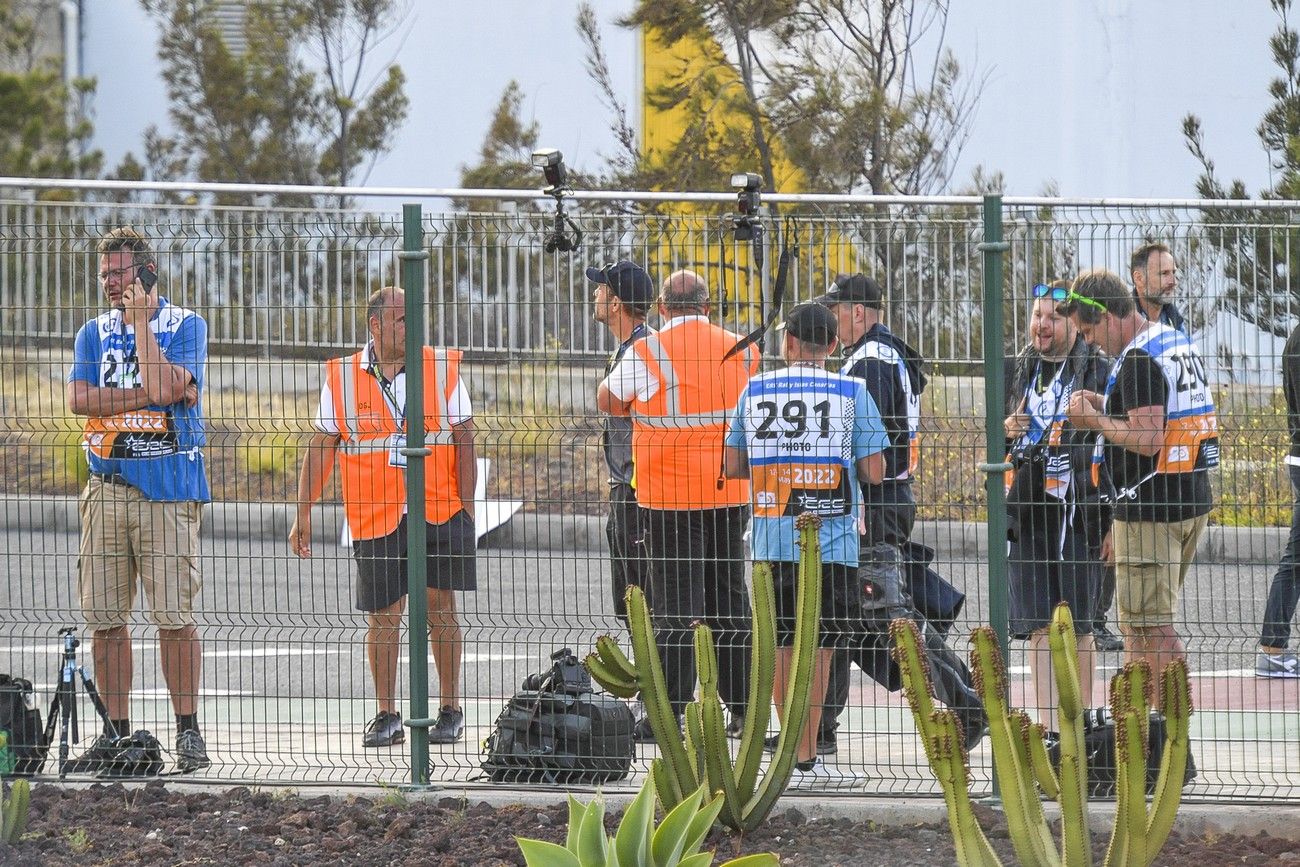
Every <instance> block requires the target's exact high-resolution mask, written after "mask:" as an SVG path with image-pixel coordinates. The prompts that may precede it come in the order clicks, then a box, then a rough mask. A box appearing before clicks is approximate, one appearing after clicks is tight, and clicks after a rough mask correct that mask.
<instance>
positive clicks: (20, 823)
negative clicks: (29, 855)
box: [0, 780, 32, 846]
mask: <svg viewBox="0 0 1300 867" xmlns="http://www.w3.org/2000/svg"><path fill="white" fill-rule="evenodd" d="M31 797H32V789H31V786H30V785H29V784H28V782H27V781H26V780H15V781H14V782H13V783H11V784H10V785H9V797H8V798H6V799H5V802H4V806H3V808H2V809H0V813H2V814H3V818H2V819H0V839H3V840H4V841H5V842H6V843H8V844H9V845H11V846H14V845H17V843H18V838H20V837H22V835H23V830H24V829H25V828H26V827H27V812H28V810H29V809H30V807H31Z"/></svg>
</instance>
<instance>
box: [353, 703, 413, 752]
mask: <svg viewBox="0 0 1300 867" xmlns="http://www.w3.org/2000/svg"><path fill="white" fill-rule="evenodd" d="M404 743H406V729H404V728H402V715H401V714H400V713H393V712H392V711H387V710H381V711H380V712H379V714H378V715H377V716H376V717H375V718H374V719H372V720H371V721H370V725H368V726H366V733H365V736H364V737H363V738H361V746H363V747H391V746H393V745H395V744H404Z"/></svg>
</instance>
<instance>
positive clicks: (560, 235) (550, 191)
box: [533, 148, 582, 253]
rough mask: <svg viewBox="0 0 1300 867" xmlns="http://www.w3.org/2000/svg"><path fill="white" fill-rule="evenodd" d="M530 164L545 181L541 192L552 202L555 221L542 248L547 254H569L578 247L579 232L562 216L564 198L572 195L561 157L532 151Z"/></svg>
mask: <svg viewBox="0 0 1300 867" xmlns="http://www.w3.org/2000/svg"><path fill="white" fill-rule="evenodd" d="M533 165H534V166H536V167H537V168H539V169H541V170H542V176H543V177H544V178H546V184H547V186H546V187H545V188H544V189H543V190H542V192H543V193H545V194H546V195H548V196H550V197H551V198H553V199H555V221H554V222H553V223H552V224H551V231H550V232H548V233H547V234H546V237H545V238H543V239H542V249H543V250H545V251H546V252H548V253H555V252H560V253H572V252H573V251H574V250H576V249H578V247H580V246H581V245H582V230H581V229H579V228H578V225H577V224H576V223H574V222H573V220H571V219H569V218H568V216H566V215H565V213H564V197H565V196H568V195H572V194H573V190H571V189H569V172H568V169H566V168H565V166H564V155H563V154H562V153H560V152H559V150H557V149H556V148H540V149H538V150H535V151H533ZM570 232H572V233H573V234H572V235H570V234H569V233H570Z"/></svg>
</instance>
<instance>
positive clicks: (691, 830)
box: [515, 768, 780, 867]
mask: <svg viewBox="0 0 1300 867" xmlns="http://www.w3.org/2000/svg"><path fill="white" fill-rule="evenodd" d="M654 791H655V784H654V769H653V768H652V769H651V771H650V773H649V774H648V775H647V778H646V781H645V783H643V784H642V786H641V791H640V792H638V793H637V796H636V797H635V798H633V799H632V803H631V804H629V805H628V808H627V810H626V811H625V812H624V813H623V819H622V821H620V822H619V824H618V830H617V831H616V832H615V833H614V836H613V837H610V836H609V835H608V834H606V833H605V803H604V801H603V800H602V799H601V797H600V796H599V795H597V796H596V797H595V798H593V799H592V801H591V803H589V804H582V803H580V802H579V801H578V800H577V799H576V798H574V797H573V796H572V795H570V796H569V830H568V834H567V836H566V837H565V841H564V845H563V846H560V845H558V844H556V843H549V842H547V841H545V840H531V839H528V838H526V837H516V838H515V840H516V842H518V843H519V848H520V850H521V851H522V852H523V853H524V862H525V863H526V864H527V865H528V867H709V865H710V864H712V863H713V857H714V856H713V853H712V852H701V851H700V846H701V845H702V844H703V843H704V838H705V837H706V836H708V833H709V829H710V828H712V827H713V823H714V821H715V820H716V819H717V818H718V813H719V812H721V810H722V796H721V795H720V794H719V795H715V796H713V797H712V798H709V799H708V800H705V798H706V790H705V788H704V786H700V787H699V788H698V789H696V790H695V791H694V792H692V793H691V794H690V795H689V796H688V797H686V798H685V799H684V800H683V801H682V802H681V803H680V804H678V805H677V806H676V807H674V808H673V809H672V810H670V811H669V812H668V815H666V816H665V817H664V820H663V822H661V823H660V824H659V826H658V827H655V800H654ZM779 863H780V862H779V861H778V859H777V857H776V856H775V855H773V854H770V853H765V854H760V855H746V856H744V857H742V858H735V859H733V860H731V861H728V862H726V863H725V864H723V865H721V867H775V865H777V864H779Z"/></svg>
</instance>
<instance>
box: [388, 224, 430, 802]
mask: <svg viewBox="0 0 1300 867" xmlns="http://www.w3.org/2000/svg"><path fill="white" fill-rule="evenodd" d="M397 256H398V258H399V259H400V260H401V262H402V291H403V292H404V293H405V295H406V408H407V412H406V448H404V449H402V454H403V455H405V456H406V527H407V534H406V577H407V588H408V594H407V595H408V598H409V601H408V603H407V604H408V605H409V606H410V610H411V619H410V632H409V636H408V638H409V642H410V657H411V665H410V675H411V707H410V719H408V720H407V725H408V726H409V727H410V729H411V786H413V787H417V786H418V787H424V786H428V785H429V736H428V732H429V725H430V724H431V722H432V721H431V720H430V719H429V611H428V608H429V602H428V598H427V596H426V594H425V592H424V587H425V581H426V572H427V569H428V565H427V562H426V559H425V548H426V539H425V537H426V535H427V533H426V531H425V519H424V459H425V457H426V456H427V455H428V454H429V450H428V448H426V447H425V444H424V412H423V411H422V409H421V407H423V406H424V300H425V299H424V261H425V260H426V259H428V258H429V254H428V253H427V252H425V249H424V226H423V220H422V215H421V213H420V206H419V205H403V206H402V251H401V252H400V253H398V254H397ZM412 410H414V411H412Z"/></svg>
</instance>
